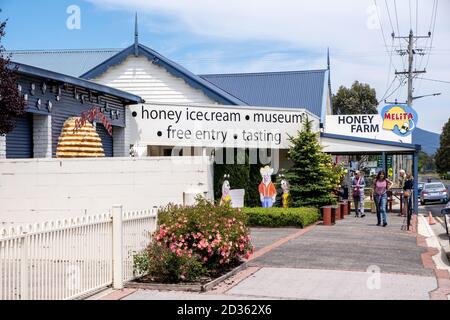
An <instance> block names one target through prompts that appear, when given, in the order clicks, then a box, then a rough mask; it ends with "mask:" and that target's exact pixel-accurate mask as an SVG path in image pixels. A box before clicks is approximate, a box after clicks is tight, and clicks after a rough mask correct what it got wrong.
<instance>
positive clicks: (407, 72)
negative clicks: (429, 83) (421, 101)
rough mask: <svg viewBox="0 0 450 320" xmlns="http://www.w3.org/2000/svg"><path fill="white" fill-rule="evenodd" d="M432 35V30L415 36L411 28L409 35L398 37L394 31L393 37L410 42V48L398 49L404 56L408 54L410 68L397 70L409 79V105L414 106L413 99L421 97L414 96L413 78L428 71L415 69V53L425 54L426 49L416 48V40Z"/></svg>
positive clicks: (396, 72)
mask: <svg viewBox="0 0 450 320" xmlns="http://www.w3.org/2000/svg"><path fill="white" fill-rule="evenodd" d="M430 37H431V32H428V35H427V36H415V35H414V33H413V31H412V30H410V31H409V36H407V37H396V36H395V34H394V33H392V38H393V39H402V40H406V41H407V42H408V48H407V49H406V50H401V49H400V50H397V53H398V54H399V55H401V56H404V55H406V54H407V55H408V70H404V71H401V72H398V71H395V74H396V75H402V76H405V77H406V78H407V79H408V101H407V104H408V105H409V106H412V103H413V101H414V100H415V99H416V98H419V97H414V96H413V91H414V87H413V80H414V78H415V76H416V75H417V74H420V73H426V72H427V71H426V70H413V64H414V55H415V54H419V55H425V51H424V50H423V49H417V48H414V42H415V41H416V40H417V39H423V38H430Z"/></svg>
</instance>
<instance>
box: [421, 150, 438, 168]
mask: <svg viewBox="0 0 450 320" xmlns="http://www.w3.org/2000/svg"><path fill="white" fill-rule="evenodd" d="M418 169H419V172H422V173H424V172H426V171H436V165H435V163H434V158H433V156H430V155H428V153H426V152H423V151H420V152H419V164H418Z"/></svg>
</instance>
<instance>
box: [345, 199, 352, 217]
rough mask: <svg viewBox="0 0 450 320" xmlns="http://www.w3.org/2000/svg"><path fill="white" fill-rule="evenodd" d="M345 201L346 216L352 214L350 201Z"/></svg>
mask: <svg viewBox="0 0 450 320" xmlns="http://www.w3.org/2000/svg"><path fill="white" fill-rule="evenodd" d="M346 201H347V215H349V214H351V213H352V202H351V201H350V200H346Z"/></svg>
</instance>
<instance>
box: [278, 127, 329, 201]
mask: <svg viewBox="0 0 450 320" xmlns="http://www.w3.org/2000/svg"><path fill="white" fill-rule="evenodd" d="M290 142H291V148H290V149H289V152H288V156H289V159H290V160H291V161H292V162H293V166H292V167H291V168H290V169H289V170H288V171H287V173H286V178H287V180H288V181H289V183H290V194H291V199H292V203H293V206H295V207H299V206H319V207H320V206H324V205H329V204H332V203H334V202H335V198H334V197H333V194H332V192H333V191H335V189H336V185H335V180H336V179H335V173H334V171H333V166H332V159H331V156H330V155H328V154H326V153H324V152H322V147H321V145H320V144H319V139H318V133H315V132H313V131H312V121H307V122H306V123H305V124H304V127H303V130H302V131H299V132H298V135H297V137H290Z"/></svg>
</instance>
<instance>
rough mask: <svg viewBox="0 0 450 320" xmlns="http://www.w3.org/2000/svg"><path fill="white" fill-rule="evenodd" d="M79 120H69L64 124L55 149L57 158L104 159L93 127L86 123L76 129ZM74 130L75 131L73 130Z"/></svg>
mask: <svg viewBox="0 0 450 320" xmlns="http://www.w3.org/2000/svg"><path fill="white" fill-rule="evenodd" d="M77 119H78V120H80V118H77V117H73V118H69V119H67V120H66V122H64V125H63V129H62V131H61V135H60V136H59V140H58V146H57V148H56V157H57V158H91V157H104V156H105V153H104V151H103V146H102V140H101V139H100V136H99V135H98V133H97V132H96V131H95V128H94V126H93V125H92V123H90V122H89V121H86V122H85V124H84V125H83V126H82V127H81V128H77V129H76V121H77ZM75 129H76V130H75Z"/></svg>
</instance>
